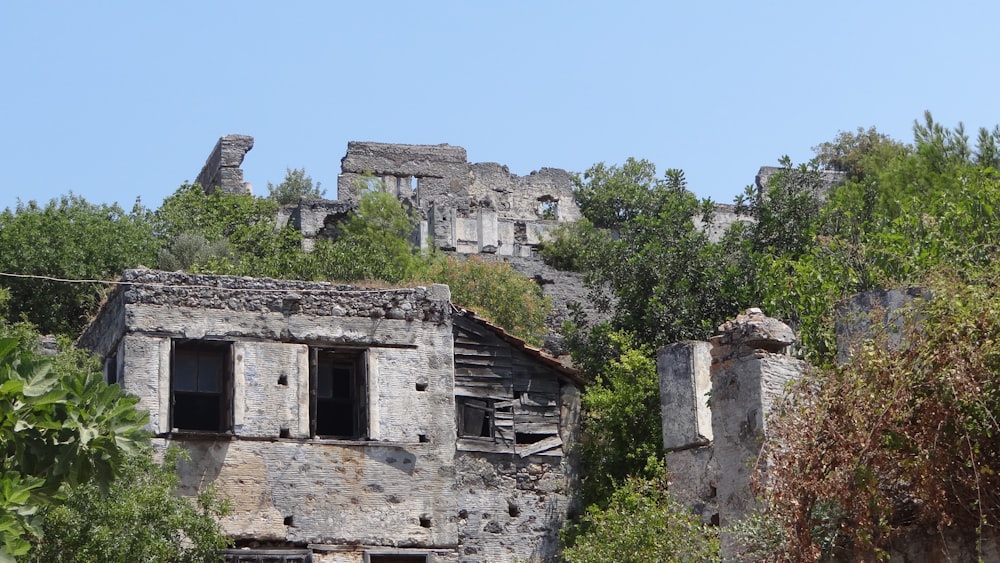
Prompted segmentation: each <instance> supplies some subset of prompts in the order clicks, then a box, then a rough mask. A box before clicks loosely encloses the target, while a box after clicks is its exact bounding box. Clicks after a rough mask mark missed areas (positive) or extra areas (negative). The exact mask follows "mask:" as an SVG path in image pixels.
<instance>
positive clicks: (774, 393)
mask: <svg viewBox="0 0 1000 563" xmlns="http://www.w3.org/2000/svg"><path fill="white" fill-rule="evenodd" d="M719 332H720V334H719V335H718V336H715V337H713V338H712V352H711V353H712V370H711V372H712V429H713V432H714V437H715V458H716V462H717V463H718V467H719V472H718V475H717V477H716V484H717V491H718V503H719V517H720V518H719V523H720V525H721V526H722V527H723V542H722V549H723V559H724V560H726V559H727V557H732V556H733V555H734V554H735V551H736V547H737V546H736V545H735V544H734V543H733V541H732V539H731V538H729V537H727V534H726V533H725V527H726V526H727V525H729V524H732V523H734V522H738V521H739V520H741V519H743V518H744V517H746V516H747V515H748V514H750V513H751V512H752V511H753V510H754V509H755V508H756V507H755V501H754V496H753V493H752V492H751V491H750V477H751V474H752V473H753V471H754V468H755V467H756V466H757V464H758V456H759V455H760V449H761V444H763V442H764V439H765V437H766V434H767V415H768V414H769V413H770V412H771V410H772V408H773V407H774V405H775V402H776V401H777V399H778V398H779V397H780V396H781V395H782V394H783V392H784V390H785V386H786V384H788V383H789V382H790V381H793V380H795V379H797V378H799V377H801V376H802V374H803V373H804V371H805V363H804V362H802V361H801V360H796V359H794V358H791V357H789V356H787V355H785V350H786V349H787V348H788V346H790V345H791V344H792V343H793V342H794V341H795V334H794V333H793V332H792V329H791V328H789V327H788V325H786V324H784V323H782V322H781V321H779V320H777V319H773V318H771V317H768V316H766V315H764V313H762V312H761V310H760V309H748V310H747V311H746V313H744V314H742V315H739V316H737V317H736V319H735V320H732V321H729V322H727V323H725V324H723V325H722V326H720V327H719ZM760 463H766V460H760Z"/></svg>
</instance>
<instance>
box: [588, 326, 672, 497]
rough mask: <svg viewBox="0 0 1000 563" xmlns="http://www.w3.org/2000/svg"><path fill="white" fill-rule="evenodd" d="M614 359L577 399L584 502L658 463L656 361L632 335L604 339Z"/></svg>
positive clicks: (652, 473) (650, 473) (660, 451)
mask: <svg viewBox="0 0 1000 563" xmlns="http://www.w3.org/2000/svg"><path fill="white" fill-rule="evenodd" d="M608 338H609V340H610V341H611V342H612V344H613V346H614V347H615V348H616V349H618V350H619V351H620V352H619V355H618V356H617V357H615V358H613V359H612V360H611V361H609V362H608V363H607V364H606V365H604V366H603V369H602V370H601V371H600V373H598V374H597V375H596V377H595V379H594V381H593V382H592V383H591V384H590V385H588V386H587V388H586V389H585V390H584V393H583V395H582V397H581V402H582V405H583V419H582V425H583V428H582V429H583V433H584V435H586V436H587V439H586V440H585V441H584V442H583V445H582V454H583V461H584V465H585V466H586V476H585V478H584V486H583V492H584V494H583V498H584V501H585V502H588V503H595V504H601V505H603V503H604V502H605V501H606V499H607V496H608V495H609V494H610V493H611V491H613V490H614V489H615V488H616V487H617V486H618V485H620V484H621V483H623V482H625V480H626V478H628V477H629V476H641V477H643V478H650V477H653V476H655V475H656V471H657V468H658V467H659V464H660V463H661V460H662V459H663V453H664V452H663V437H662V436H663V435H662V433H661V423H660V416H659V412H660V383H659V378H658V376H657V374H656V358H655V355H654V354H653V351H652V350H651V349H650V348H649V347H648V346H643V345H641V344H639V343H637V342H636V341H635V339H634V338H633V337H632V335H629V334H625V333H618V332H615V333H611V334H609V335H608Z"/></svg>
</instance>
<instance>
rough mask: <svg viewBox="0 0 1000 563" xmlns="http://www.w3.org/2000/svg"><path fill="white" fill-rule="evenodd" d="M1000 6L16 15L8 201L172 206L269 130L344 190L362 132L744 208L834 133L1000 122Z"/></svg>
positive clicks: (0, 21) (254, 161)
mask: <svg viewBox="0 0 1000 563" xmlns="http://www.w3.org/2000/svg"><path fill="white" fill-rule="evenodd" d="M998 21H1000V3H997V2H990V1H981V2H968V1H961V0H959V1H953V2H948V3H946V2H929V1H921V0H917V1H908V2H902V1H873V0H867V1H853V0H846V1H841V2H803V1H801V0H797V1H777V2H736V1H732V2H727V1H721V2H668V1H665V0H664V1H649V2H627V1H626V2H614V3H612V2H589V1H576V2H568V1H551V2H541V1H521V2H478V1H477V2H473V1H468V2H436V1H430V0H428V1H419V2H418V1H411V2H388V1H387V2H333V1H328V2H326V1H325V2H319V1H314V2H304V1H300V2H256V1H241V2H235V1H226V2H223V1H207V0H201V1H197V2H195V1H177V0H171V1H168V2H145V1H142V2H134V1H133V2H110V1H101V2H68V1H65V2H14V1H8V2H3V4H2V6H0V63H2V64H0V77H2V78H0V80H2V82H0V102H2V104H0V105H2V110H0V170H2V174H0V178H2V183H0V209H2V208H4V207H8V206H13V205H14V204H15V202H16V201H17V198H20V199H21V200H25V201H26V200H31V199H34V200H38V201H42V202H43V201H47V200H48V199H50V198H53V197H56V196H58V195H60V194H65V193H67V192H69V191H72V192H74V193H76V194H78V195H82V196H84V197H85V198H87V199H88V200H90V201H93V202H105V203H110V202H115V201H117V202H120V203H122V204H126V205H127V204H131V203H132V202H133V201H134V200H135V198H136V197H137V196H141V197H142V201H143V203H144V204H146V205H147V206H149V207H153V208H155V207H157V206H159V204H160V202H161V201H162V200H163V198H164V197H165V196H167V195H169V194H170V193H172V192H173V191H174V190H175V189H176V188H177V186H178V185H180V184H181V183H182V182H184V181H185V180H192V181H193V180H194V178H195V176H196V175H197V173H198V171H199V170H200V168H201V166H202V164H203V163H204V160H205V158H206V157H207V156H208V153H209V151H210V150H211V149H212V147H213V145H214V144H215V142H216V140H217V139H218V138H219V137H220V136H221V135H225V134H228V133H244V134H249V135H253V136H254V137H255V140H256V145H255V147H254V149H253V150H252V151H251V152H250V153H249V154H248V155H247V158H246V161H245V162H244V167H243V168H244V170H245V175H246V179H247V180H248V181H250V182H252V183H253V184H254V185H255V187H256V189H255V192H256V193H257V194H262V195H266V193H267V190H266V185H267V183H268V182H269V181H270V182H274V183H277V182H279V181H281V179H282V178H283V176H284V172H285V168H286V167H292V168H297V167H305V168H306V171H307V172H308V174H309V175H311V176H312V178H313V179H314V180H318V181H320V182H322V183H323V185H324V186H325V187H326V188H327V195H328V196H333V195H335V191H336V177H337V173H338V171H339V167H340V159H341V157H343V155H344V152H345V150H346V145H347V142H348V141H349V140H367V141H384V142H398V143H418V144H424V143H426V144H436V143H449V144H452V145H460V146H463V147H465V148H466V149H467V150H468V154H469V159H470V160H471V161H473V162H499V163H502V164H506V165H508V166H509V167H510V169H511V171H512V172H514V173H517V174H527V173H529V172H531V171H532V170H535V169H538V168H541V167H543V166H552V167H558V168H566V169H568V170H571V171H583V170H585V169H586V168H587V167H589V166H590V165H592V164H593V163H595V162H599V161H604V162H607V163H620V162H622V161H624V160H625V159H626V158H627V157H629V156H635V157H638V158H646V159H649V160H651V161H652V162H654V163H655V164H656V165H657V168H658V169H659V170H660V171H663V170H665V169H666V168H681V169H683V170H684V171H685V173H686V175H687V178H688V181H689V187H690V188H691V190H692V191H694V192H695V193H696V194H698V195H699V196H702V197H711V198H713V199H714V200H716V201H723V202H728V201H731V200H732V198H733V196H735V195H736V194H737V193H739V192H741V191H742V189H743V187H744V186H745V185H747V184H749V183H751V182H752V181H753V178H754V175H755V173H756V171H757V169H758V168H759V167H760V166H761V165H765V164H774V163H775V162H776V161H777V159H778V158H779V157H780V156H781V155H783V154H788V155H789V156H791V157H792V158H793V160H795V161H804V160H807V159H808V158H810V157H811V156H812V151H811V147H813V146H814V145H816V144H818V143H820V142H822V141H825V140H829V139H831V138H833V137H834V136H835V135H836V133H837V132H838V131H841V130H853V129H854V128H856V127H858V126H865V127H867V126H871V125H875V126H876V127H878V128H879V129H880V130H881V131H883V132H885V133H888V134H889V135H891V136H893V137H895V138H897V139H901V140H904V141H910V140H911V139H912V135H911V127H912V123H913V120H914V119H917V118H920V117H921V116H922V114H923V112H924V110H927V109H929V110H931V111H932V112H933V113H934V116H935V118H936V119H937V120H938V121H940V122H942V123H944V124H945V125H948V126H953V125H955V124H957V123H958V122H959V121H964V122H965V124H966V126H967V128H968V129H970V130H971V132H972V133H973V134H974V133H975V129H976V128H978V127H980V126H988V127H991V128H992V126H993V125H995V124H997V123H1000V104H998V102H997V100H998V99H1000V98H998V94H997V91H998V85H1000V84H998V82H1000V78H998V77H1000V72H998V71H1000V68H998V66H1000V63H998V61H1000V58H998V45H997V40H996V36H997V33H996V24H997V22H998Z"/></svg>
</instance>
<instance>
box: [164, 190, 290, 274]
mask: <svg viewBox="0 0 1000 563" xmlns="http://www.w3.org/2000/svg"><path fill="white" fill-rule="evenodd" d="M277 213H278V204H277V203H276V202H275V201H273V200H270V199H266V198H259V197H254V196H252V195H249V194H227V193H222V192H221V191H218V190H216V191H215V192H213V193H212V194H206V193H205V192H204V190H202V189H201V188H200V187H199V186H198V185H197V184H184V185H182V186H181V187H180V188H178V189H177V191H176V192H174V193H173V194H172V195H171V196H170V197H168V198H167V199H165V200H164V201H163V205H162V206H160V208H159V209H158V210H157V211H156V213H155V215H154V217H153V223H154V228H155V232H156V233H157V235H158V236H159V237H160V239H161V240H162V241H163V246H164V248H163V250H161V252H160V256H159V259H160V264H161V266H163V267H169V266H180V267H181V268H185V269H187V268H190V269H193V270H196V271H200V272H204V273H212V274H231V275H247V276H260V277H276V278H286V279H294V278H301V279H310V278H309V277H307V274H308V271H307V270H306V269H305V265H304V261H303V256H302V254H303V253H302V250H301V240H302V235H301V234H300V233H299V232H298V231H296V230H295V229H294V228H293V227H292V226H287V227H286V228H283V229H277V228H276V224H275V223H276V218H277ZM170 269H176V267H174V268H170Z"/></svg>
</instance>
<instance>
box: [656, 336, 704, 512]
mask: <svg viewBox="0 0 1000 563" xmlns="http://www.w3.org/2000/svg"><path fill="white" fill-rule="evenodd" d="M711 348H712V346H711V344H709V343H708V342H696V341H687V342H678V343H676V344H671V345H669V346H666V347H664V348H662V349H660V351H659V353H658V354H657V356H656V371H657V375H658V376H659V379H660V410H661V412H662V420H663V447H664V449H665V450H666V451H667V454H666V464H667V473H668V475H669V479H670V493H671V494H672V495H673V496H674V498H676V499H677V500H679V501H680V502H682V503H684V504H685V505H687V506H689V507H691V509H692V510H693V511H694V512H695V513H697V514H699V515H700V516H701V518H702V521H703V522H705V523H711V522H714V523H718V507H717V506H716V501H715V499H716V483H715V475H716V473H717V471H718V468H717V467H716V464H715V456H714V451H713V447H712V436H713V432H712V411H711V409H710V408H709V406H708V400H709V396H710V394H711V390H712V380H711V377H710V367H711V363H712V355H711Z"/></svg>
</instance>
